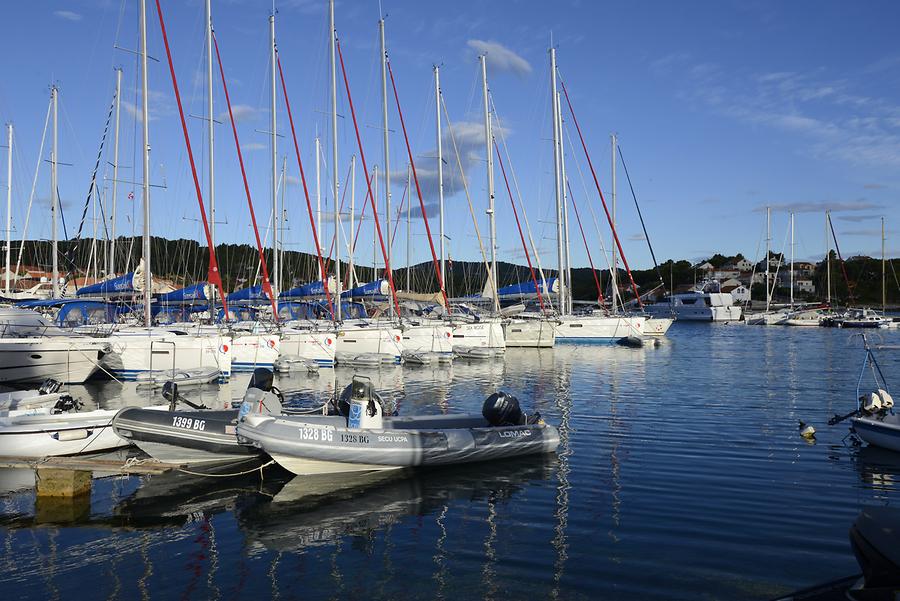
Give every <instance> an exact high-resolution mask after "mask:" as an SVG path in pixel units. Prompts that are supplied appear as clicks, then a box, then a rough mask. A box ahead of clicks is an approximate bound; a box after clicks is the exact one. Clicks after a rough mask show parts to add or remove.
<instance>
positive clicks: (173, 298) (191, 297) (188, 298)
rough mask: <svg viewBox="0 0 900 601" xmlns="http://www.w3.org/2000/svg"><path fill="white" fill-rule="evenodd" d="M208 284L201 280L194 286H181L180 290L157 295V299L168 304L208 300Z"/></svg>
mask: <svg viewBox="0 0 900 601" xmlns="http://www.w3.org/2000/svg"><path fill="white" fill-rule="evenodd" d="M206 286H207V284H206V282H200V283H199V284H194V285H193V286H188V287H186V288H180V289H179V290H173V291H172V292H167V293H165V294H160V295H159V296H157V300H158V301H159V302H160V303H163V304H168V305H173V304H180V303H194V302H197V301H203V302H205V301H206V300H208V299H207V298H206ZM229 298H230V297H229Z"/></svg>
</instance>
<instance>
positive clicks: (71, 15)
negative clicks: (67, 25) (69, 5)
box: [53, 10, 82, 21]
mask: <svg viewBox="0 0 900 601" xmlns="http://www.w3.org/2000/svg"><path fill="white" fill-rule="evenodd" d="M53 16H54V17H56V18H57V19H63V20H64V21H81V19H82V16H81V15H80V14H79V13H76V12H72V11H71V10H55V11H53Z"/></svg>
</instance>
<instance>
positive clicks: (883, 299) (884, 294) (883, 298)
mask: <svg viewBox="0 0 900 601" xmlns="http://www.w3.org/2000/svg"><path fill="white" fill-rule="evenodd" d="M6 271H7V272H9V268H7V270H6ZM884 283H885V260H884V217H882V218H881V314H882V315H884V309H885V306H886V305H887V288H885V285H884Z"/></svg>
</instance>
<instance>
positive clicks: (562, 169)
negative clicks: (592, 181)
mask: <svg viewBox="0 0 900 601" xmlns="http://www.w3.org/2000/svg"><path fill="white" fill-rule="evenodd" d="M561 100H562V99H561V98H560V95H559V91H557V92H556V106H557V107H559V108H560V111H559V113H558V115H557V118H558V121H559V125H558V126H557V127H558V128H559V177H560V181H561V182H562V207H563V238H564V239H565V251H566V255H565V256H566V282H571V281H572V261H571V254H570V250H569V202H568V197H569V194H568V190H567V189H566V181H567V180H566V145H565V142H564V139H565V138H564V137H563V128H562V127H563V126H562V104H561ZM523 212H524V211H523ZM567 292H568V294H567V295H566V298H565V302H566V313H571V312H572V300H573V299H572V287H571V285H570V286H567Z"/></svg>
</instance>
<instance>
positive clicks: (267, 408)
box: [238, 367, 283, 421]
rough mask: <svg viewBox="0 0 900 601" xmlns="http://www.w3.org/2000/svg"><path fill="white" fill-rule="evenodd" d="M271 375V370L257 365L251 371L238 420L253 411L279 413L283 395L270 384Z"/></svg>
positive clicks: (266, 413)
mask: <svg viewBox="0 0 900 601" xmlns="http://www.w3.org/2000/svg"><path fill="white" fill-rule="evenodd" d="M273 377H274V376H273V374H272V370H270V369H266V368H264V367H257V368H256V369H255V370H254V371H253V375H252V376H251V377H250V384H249V385H248V386H247V392H245V393H244V400H243V401H242V402H241V409H240V411H239V412H238V421H241V420H243V419H244V417H245V416H247V415H250V414H253V413H256V414H262V415H281V412H282V409H281V401H282V399H283V397H282V395H281V391H280V390H278V389H277V388H276V387H275V386H273V385H272V380H273Z"/></svg>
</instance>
